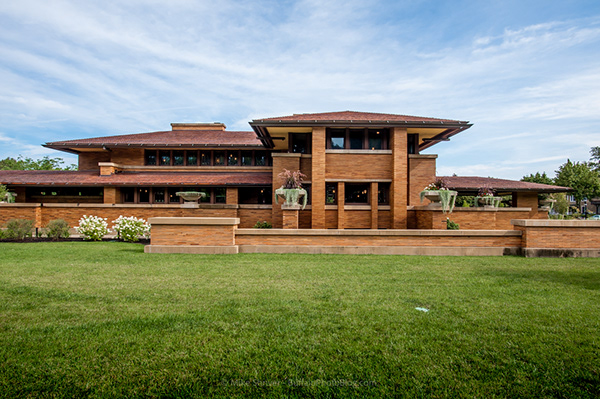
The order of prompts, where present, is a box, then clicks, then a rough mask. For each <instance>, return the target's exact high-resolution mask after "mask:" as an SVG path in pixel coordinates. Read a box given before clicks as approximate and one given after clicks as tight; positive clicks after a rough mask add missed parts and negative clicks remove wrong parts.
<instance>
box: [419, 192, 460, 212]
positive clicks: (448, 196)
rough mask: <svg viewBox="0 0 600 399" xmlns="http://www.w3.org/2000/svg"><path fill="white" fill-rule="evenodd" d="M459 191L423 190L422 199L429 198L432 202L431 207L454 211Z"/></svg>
mask: <svg viewBox="0 0 600 399" xmlns="http://www.w3.org/2000/svg"><path fill="white" fill-rule="evenodd" d="M457 195H458V192H456V191H452V190H424V191H421V193H420V196H421V201H423V199H425V198H427V199H428V200H429V201H430V202H431V203H430V204H429V205H428V207H429V208H442V211H443V212H444V213H446V212H449V213H452V210H453V209H454V202H455V201H456V196H457Z"/></svg>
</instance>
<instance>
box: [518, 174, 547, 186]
mask: <svg viewBox="0 0 600 399" xmlns="http://www.w3.org/2000/svg"><path fill="white" fill-rule="evenodd" d="M521 181H526V182H529V183H540V184H554V180H552V179H551V178H549V177H548V176H547V175H546V172H542V173H541V174H540V172H537V173H536V174H535V175H534V174H533V173H532V174H530V175H529V176H523V178H522V179H521Z"/></svg>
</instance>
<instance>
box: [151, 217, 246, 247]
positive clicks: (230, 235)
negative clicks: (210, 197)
mask: <svg viewBox="0 0 600 399" xmlns="http://www.w3.org/2000/svg"><path fill="white" fill-rule="evenodd" d="M228 220H233V221H237V223H239V219H235V218H231V219H230V218H194V217H190V218H167V217H157V218H151V219H150V224H151V225H152V235H151V239H150V240H151V241H150V245H202V246H231V245H235V233H234V231H235V228H236V224H237V223H235V222H233V221H232V222H231V223H228Z"/></svg>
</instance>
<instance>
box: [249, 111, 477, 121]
mask: <svg viewBox="0 0 600 399" xmlns="http://www.w3.org/2000/svg"><path fill="white" fill-rule="evenodd" d="M261 121H305V122H324V121H336V122H338V121H339V122H342V121H353V122H360V121H365V122H366V121H370V122H388V121H389V122H447V123H468V122H466V121H457V120H452V119H438V118H426V117H421V116H410V115H397V114H382V113H374V112H356V111H340V112H322V113H316V114H293V115H288V116H280V117H272V118H262V119H255V120H254V121H253V122H261Z"/></svg>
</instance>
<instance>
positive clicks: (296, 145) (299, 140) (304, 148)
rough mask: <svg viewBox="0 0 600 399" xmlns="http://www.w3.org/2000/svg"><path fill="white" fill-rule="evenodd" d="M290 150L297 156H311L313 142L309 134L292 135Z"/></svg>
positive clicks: (290, 135)
mask: <svg viewBox="0 0 600 399" xmlns="http://www.w3.org/2000/svg"><path fill="white" fill-rule="evenodd" d="M289 137H290V150H291V152H293V153H296V154H310V152H311V151H310V149H311V142H310V135H309V134H308V133H290V134H289Z"/></svg>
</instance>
